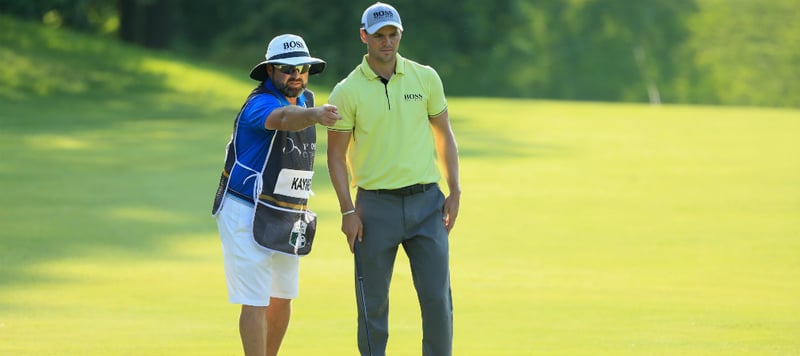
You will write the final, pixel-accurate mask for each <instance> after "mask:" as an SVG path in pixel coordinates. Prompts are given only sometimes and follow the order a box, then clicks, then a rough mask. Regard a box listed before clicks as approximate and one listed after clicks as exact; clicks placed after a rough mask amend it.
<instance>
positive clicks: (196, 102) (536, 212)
mask: <svg viewBox="0 0 800 356" xmlns="http://www.w3.org/2000/svg"><path fill="white" fill-rule="evenodd" d="M0 49H1V50H2V52H0V53H2V59H3V63H4V68H2V69H3V72H0V73H1V74H0V88H2V92H0V128H2V129H1V130H0V152H2V153H3V157H2V159H0V196H2V198H3V202H4V204H2V205H0V265H1V266H2V268H0V354H3V355H233V354H239V353H240V350H241V347H240V342H239V336H238V334H237V318H238V307H237V306H234V305H228V304H227V299H226V295H225V283H224V279H223V273H222V259H221V253H220V246H219V237H218V236H217V232H216V227H215V226H214V220H213V218H211V216H210V206H211V200H212V197H213V194H214V189H215V188H216V183H217V179H218V178H219V173H220V169H221V165H222V161H223V158H224V145H225V144H226V142H227V140H228V139H229V135H230V129H231V124H232V120H233V117H234V115H235V114H236V112H237V110H238V108H239V106H240V105H241V102H242V100H243V99H244V97H245V96H246V95H247V93H249V90H250V89H251V87H252V85H253V82H252V81H251V80H249V79H247V78H245V76H244V75H242V74H241V73H239V74H236V75H231V74H230V73H228V72H225V71H220V70H218V69H216V68H209V67H207V66H202V65H198V64H196V63H192V62H186V61H183V60H180V59H177V58H171V57H168V56H165V55H163V54H154V53H152V52H146V51H142V50H139V49H135V48H131V47H128V46H123V45H120V44H119V43H115V42H112V41H107V40H97V39H95V38H91V37H87V36H82V35H77V34H74V33H70V32H67V31H55V30H52V29H42V28H38V27H36V26H30V25H29V24H23V23H20V22H18V21H16V20H13V19H8V18H5V17H4V18H0ZM61 63H64V64H61ZM43 68H44V69H47V71H46V74H42V72H43V70H42V69H43ZM35 81H45V83H46V85H44V86H43V88H40V87H38V86H37V85H36V84H33V83H32V82H35ZM117 81H119V82H120V83H117ZM73 82H75V83H74V84H70V83H73ZM8 83H13V84H8ZM319 94H320V103H322V102H325V100H324V97H325V93H324V91H319ZM450 115H451V119H452V122H453V126H454V131H455V133H456V136H457V138H458V141H459V145H460V151H461V181H462V188H463V190H464V192H463V195H462V200H461V211H460V214H459V217H458V222H457V224H456V227H455V229H454V230H453V233H452V236H451V239H450V243H451V266H452V273H451V274H452V283H453V295H454V300H455V302H454V304H455V305H454V308H455V310H454V313H455V352H454V354H457V355H470V356H471V355H475V356H481V355H487V356H489V355H491V356H506V355H507V356H518V355H531V354H533V355H538V354H543V355H596V354H600V355H794V354H798V353H800V340H798V338H797V335H798V334H800V320H798V318H797V315H798V313H800V299H798V298H797V296H798V295H800V284H798V282H797V281H798V280H800V255H799V254H800V252H798V251H800V239H798V236H800V222H798V219H797V216H798V213H799V212H800V210H799V209H800V206H798V198H799V197H800V185H798V184H797V182H798V181H800V162H799V161H798V160H797V157H800V145H798V144H797V142H796V136H797V134H796V133H797V132H798V131H799V130H800V111H798V110H780V109H760V108H740V107H700V106H696V107H686V106H675V105H663V106H660V107H654V106H649V105H634V104H624V105H622V104H613V105H612V104H592V103H576V102H548V101H534V100H519V99H517V100H512V99H487V98H451V100H450ZM318 133H319V136H318V137H319V138H320V145H319V146H318V147H320V148H319V151H318V152H319V156H318V158H317V167H316V170H317V174H315V176H314V191H315V193H316V195H315V196H314V198H313V199H312V201H311V204H312V208H313V209H314V210H315V211H316V212H317V213H318V214H319V217H320V226H319V230H318V235H317V239H316V241H315V247H314V248H315V250H314V251H313V252H312V254H311V255H309V256H308V257H304V258H303V260H302V262H301V263H302V273H301V282H300V288H301V289H300V290H301V292H300V297H299V298H298V299H297V300H295V301H294V302H293V305H294V306H293V314H292V322H291V326H290V328H289V331H288V334H287V336H286V339H285V340H284V344H283V351H282V354H285V355H351V354H354V353H355V331H356V327H355V324H356V308H355V302H354V281H353V267H352V255H351V254H350V253H349V251H348V250H347V249H346V247H345V245H344V242H343V241H344V240H343V237H342V235H341V232H340V231H339V211H338V204H337V203H336V196H335V193H334V192H333V190H332V188H331V187H330V183H329V181H328V177H327V174H326V173H325V172H326V167H325V154H324V153H325V150H324V143H325V135H324V129H320V131H319V132H318ZM407 263H408V262H407V261H406V260H405V259H404V258H403V257H399V258H398V261H397V266H396V268H395V274H394V278H393V285H392V291H391V303H392V305H391V308H392V313H391V316H390V327H391V338H390V342H389V350H388V353H389V354H391V355H418V354H419V349H420V346H419V345H420V340H421V333H420V320H419V313H418V306H417V301H416V296H415V295H414V292H413V286H412V276H411V273H410V271H409V268H408V265H407Z"/></svg>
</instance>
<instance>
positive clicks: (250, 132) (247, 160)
mask: <svg viewBox="0 0 800 356" xmlns="http://www.w3.org/2000/svg"><path fill="white" fill-rule="evenodd" d="M262 85H263V86H264V87H265V88H267V89H268V90H269V91H271V92H273V93H275V95H271V94H268V93H264V94H258V95H255V96H253V97H252V98H250V100H248V101H247V103H246V104H245V106H244V108H242V111H241V112H240V113H239V118H238V119H237V120H236V127H235V128H234V135H235V140H234V144H235V145H236V153H237V158H238V161H239V164H240V165H244V166H246V167H249V168H250V169H252V170H254V171H257V172H261V170H262V169H264V163H265V162H266V160H267V155H268V154H269V148H270V145H271V143H272V138H273V137H274V136H275V130H268V129H266V128H265V127H264V123H265V122H266V121H267V117H268V116H269V114H270V113H272V111H273V110H275V109H277V108H280V107H282V106H286V105H291V104H289V102H288V101H287V100H286V98H285V97H283V95H282V94H280V93H279V92H278V90H277V89H275V86H274V85H273V84H272V82H271V81H269V80H266V81H264V82H263V83H262ZM297 105H298V106H303V107H305V106H306V98H305V96H304V95H299V96H298V97H297ZM254 173H255V172H253V171H250V170H248V169H244V168H242V167H238V165H234V167H233V169H232V171H231V175H230V181H229V183H228V189H229V190H232V191H234V192H235V193H238V194H239V195H242V196H245V197H252V196H253V191H254V190H253V189H254V185H255V181H256V180H257V178H256V177H255V176H252V175H253V174H254Z"/></svg>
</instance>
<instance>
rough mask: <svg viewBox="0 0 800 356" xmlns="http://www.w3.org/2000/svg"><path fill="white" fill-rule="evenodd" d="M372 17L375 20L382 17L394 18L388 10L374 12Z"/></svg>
mask: <svg viewBox="0 0 800 356" xmlns="http://www.w3.org/2000/svg"><path fill="white" fill-rule="evenodd" d="M372 17H374V18H376V19H380V18H382V17H394V13H393V12H391V11H388V10H381V11H376V12H375V13H373V14H372Z"/></svg>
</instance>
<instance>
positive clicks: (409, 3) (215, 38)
mask: <svg viewBox="0 0 800 356" xmlns="http://www.w3.org/2000/svg"><path fill="white" fill-rule="evenodd" d="M161 1H165V0H161ZM371 2H372V1H357V2H352V1H345V0H334V1H328V2H326V3H325V4H324V5H320V3H319V2H315V1H312V0H298V1H294V2H285V1H284V2H280V1H271V2H270V1H267V2H265V1H259V0H240V1H234V2H221V1H216V0H192V1H188V0H170V1H169V2H168V3H165V2H159V0H127V1H123V2H115V1H111V0H82V1H77V2H69V1H61V0H47V1H37V2H31V1H27V0H9V1H5V2H4V3H3V4H2V5H0V11H2V12H7V13H11V14H15V15H17V16H21V17H23V18H32V19H37V20H42V19H43V21H45V22H51V23H53V24H55V25H63V26H66V27H71V28H78V29H81V30H84V31H94V32H98V31H101V30H100V29H101V28H102V29H104V30H103V31H108V30H109V29H110V28H113V26H114V24H115V23H116V22H115V20H116V18H115V17H114V16H115V14H114V13H113V9H114V6H115V5H116V6H121V5H119V4H123V3H124V4H126V5H127V6H130V7H120V8H122V9H123V10H124V11H126V15H130V16H128V17H124V18H126V19H129V22H130V23H129V25H133V27H135V28H132V29H130V31H131V32H132V33H128V32H127V31H122V32H124V33H121V35H122V36H123V37H124V38H125V39H126V40H129V41H134V42H136V41H139V43H142V44H144V45H150V46H156V47H158V48H163V47H164V46H166V47H167V48H170V49H172V50H177V51H180V52H182V53H187V54H190V55H192V56H195V57H197V58H203V60H205V61H210V62H213V63H217V64H222V65H226V66H229V67H231V68H240V69H241V70H242V71H245V70H246V69H247V68H249V67H250V66H252V65H253V64H255V63H256V62H257V61H259V60H260V58H261V56H263V52H264V50H265V47H266V43H267V42H268V41H269V40H270V39H271V38H272V37H273V36H275V35H277V34H280V33H287V32H290V33H297V34H300V35H302V36H303V37H304V38H305V39H306V41H307V43H308V44H309V46H310V47H311V49H312V51H314V52H315V55H317V56H319V57H321V58H324V59H325V60H327V61H328V63H329V66H328V69H327V70H326V72H325V73H323V74H322V75H321V76H320V77H319V78H318V80H319V82H320V84H324V85H325V86H332V85H333V84H334V83H336V82H337V81H339V80H340V79H341V78H343V77H344V76H345V75H347V74H348V73H349V72H350V70H352V68H353V67H354V66H355V65H356V64H357V63H358V62H359V60H360V57H361V55H363V53H364V52H365V50H364V47H363V44H362V43H361V42H360V40H359V38H358V27H359V23H360V15H361V12H362V11H363V9H364V8H365V7H366V6H368V5H369V4H370V3H371ZM795 2H796V1H794V0H769V1H759V0H736V1H723V0H648V1H634V2H630V1H628V2H626V1H609V0H571V1H550V0H498V1H483V0H459V1H455V0H443V1H423V0H396V1H394V2H392V4H393V5H394V6H395V7H396V8H397V9H398V10H399V11H400V13H401V14H402V17H403V19H404V22H405V23H406V26H405V27H406V33H405V36H404V40H403V43H402V45H401V50H402V53H403V54H404V55H406V57H408V58H411V59H415V60H418V61H420V62H422V63H425V64H430V65H432V66H434V67H435V68H436V69H437V70H438V71H439V73H440V74H441V76H442V78H443V79H444V83H445V88H446V90H447V92H448V93H449V94H451V95H458V96H475V95H481V96H495V97H527V98H531V97H535V98H548V99H572V100H594V101H624V102H653V103H658V102H665V103H705V104H726V105H759V106H787V107H797V106H800V94H799V93H800V74H798V71H797V69H796V68H798V67H800V59H799V58H800V53H798V52H800V49H798V48H800V44H799V43H798V41H800V40H798V39H799V38H800V22H798V21H796V20H794V19H795V18H797V17H800V7H797V6H796V4H795ZM159 5H163V6H159ZM137 16H138V17H137ZM62 22H63V24H62ZM126 29H128V27H126ZM140 32H141V33H140ZM137 34H138V36H137Z"/></svg>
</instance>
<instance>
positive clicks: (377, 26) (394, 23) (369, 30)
mask: <svg viewBox="0 0 800 356" xmlns="http://www.w3.org/2000/svg"><path fill="white" fill-rule="evenodd" d="M386 26H394V27H396V28H397V29H398V30H400V31H403V25H401V24H400V23H399V22H397V21H387V22H380V23H376V24H374V25H372V26H370V27H367V28H365V29H364V31H367V33H368V34H370V35H372V34H374V33H375V32H378V30H380V29H382V28H384V27H386Z"/></svg>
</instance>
